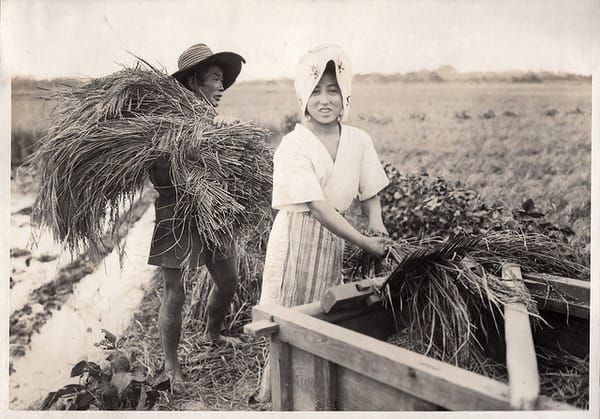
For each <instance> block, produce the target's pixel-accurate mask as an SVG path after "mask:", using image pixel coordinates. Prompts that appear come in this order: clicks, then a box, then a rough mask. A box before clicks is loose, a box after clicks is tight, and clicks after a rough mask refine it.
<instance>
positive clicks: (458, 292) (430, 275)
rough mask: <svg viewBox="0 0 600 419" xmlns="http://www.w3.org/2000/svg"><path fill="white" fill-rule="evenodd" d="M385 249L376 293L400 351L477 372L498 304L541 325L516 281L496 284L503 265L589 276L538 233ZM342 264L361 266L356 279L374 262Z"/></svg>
mask: <svg viewBox="0 0 600 419" xmlns="http://www.w3.org/2000/svg"><path fill="white" fill-rule="evenodd" d="M388 248H389V249H390V254H391V255H392V257H391V258H390V260H388V261H387V263H386V265H387V268H386V271H387V272H389V276H388V281H387V283H388V286H386V287H385V288H383V289H382V293H383V294H384V297H385V298H384V302H387V303H388V304H391V309H392V314H393V315H394V318H395V319H397V320H398V321H397V327H398V331H399V333H400V335H401V336H402V337H398V340H399V341H400V342H401V345H402V346H404V347H407V348H408V349H411V350H415V351H418V352H421V353H423V354H425V355H429V356H432V357H434V358H437V359H440V360H443V361H445V362H450V363H453V364H455V365H458V366H461V367H463V368H468V369H470V370H473V371H477V372H480V373H483V372H486V371H487V370H488V369H489V365H487V364H486V356H485V353H484V352H485V351H484V345H483V343H482V342H481V340H482V339H487V337H488V332H493V330H489V329H490V327H491V328H492V329H494V328H495V329H496V330H498V326H499V323H498V320H499V319H498V316H503V309H502V308H503V305H504V304H506V303H509V302H520V303H523V304H524V305H525V307H526V308H527V310H528V311H529V313H530V314H531V315H532V316H533V318H535V319H537V320H538V321H540V320H542V319H541V318H540V317H539V314H538V312H537V307H536V305H535V302H534V301H533V299H532V298H531V296H530V295H529V293H528V292H527V290H526V288H525V285H524V284H523V283H517V284H516V285H518V286H509V285H507V284H506V283H505V281H503V280H502V279H501V278H499V276H500V274H499V271H500V270H501V265H502V264H503V263H516V264H518V265H519V266H520V267H521V268H522V270H523V272H545V273H554V274H562V275H567V276H569V275H571V276H574V274H576V275H577V276H578V277H582V276H585V275H588V277H589V269H588V268H586V267H585V266H582V265H579V264H577V263H575V262H573V261H569V260H568V258H567V259H566V260H564V259H563V256H564V255H568V254H570V252H569V246H568V245H566V244H563V243H554V242H552V240H550V239H549V238H547V237H546V236H543V235H539V234H519V233H516V232H511V231H503V232H493V233H487V234H485V235H482V236H476V237H467V238H453V239H450V240H446V241H444V240H441V239H438V238H431V239H427V240H423V241H420V242H415V241H396V242H394V241H392V240H390V241H389V243H388ZM349 259H350V261H351V262H353V265H354V267H355V268H356V267H357V266H360V265H362V266H363V274H364V273H366V272H365V270H364V267H368V266H369V265H370V264H372V262H373V260H372V259H371V260H368V259H369V258H368V257H367V256H366V255H365V254H364V253H360V252H357V253H355V254H354V255H351V256H350V258H349ZM365 259H367V262H365ZM398 262H399V263H398ZM394 301H397V302H396V303H395V306H394V305H393V304H394Z"/></svg>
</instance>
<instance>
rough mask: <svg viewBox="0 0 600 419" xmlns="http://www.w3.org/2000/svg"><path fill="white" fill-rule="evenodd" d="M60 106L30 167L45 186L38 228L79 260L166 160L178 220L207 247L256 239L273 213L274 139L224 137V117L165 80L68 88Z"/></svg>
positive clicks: (149, 72)
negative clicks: (219, 122) (218, 118)
mask: <svg viewBox="0 0 600 419" xmlns="http://www.w3.org/2000/svg"><path fill="white" fill-rule="evenodd" d="M52 99H54V100H55V101H57V102H58V106H57V108H56V109H55V110H54V112H53V114H52V116H51V123H52V125H51V127H50V129H49V131H48V134H47V135H46V136H45V137H44V138H43V139H41V140H40V147H39V149H38V150H37V152H36V153H34V154H33V155H32V156H31V157H30V158H29V160H28V162H27V165H28V166H29V168H30V169H31V170H33V171H34V173H37V175H38V177H39V180H40V190H39V193H38V197H37V200H36V202H35V204H34V208H33V217H32V221H33V224H34V225H35V226H37V227H47V228H49V229H50V231H51V233H52V234H53V236H54V238H55V239H56V240H57V241H60V242H62V243H64V245H65V247H66V248H67V249H68V250H69V251H71V252H72V253H78V252H81V251H83V250H84V249H87V248H91V249H96V248H98V246H99V244H100V243H101V237H102V235H103V234H104V233H105V232H106V231H111V230H112V229H114V226H115V221H116V220H117V219H118V217H119V215H120V214H122V213H123V212H124V211H126V209H127V207H129V206H131V205H132V202H133V200H134V196H135V194H136V193H137V192H139V191H140V190H142V189H143V188H144V185H145V183H146V179H147V176H146V175H147V170H148V169H149V167H150V166H151V165H152V163H153V162H154V160H155V159H156V158H158V157H159V156H161V155H167V156H168V157H169V161H170V163H171V167H172V176H173V179H174V183H175V187H176V191H177V194H178V200H177V206H176V208H175V217H176V219H177V221H178V222H181V223H185V222H190V223H192V225H194V224H195V225H196V226H197V228H198V231H199V233H200V237H201V238H202V240H203V241H204V242H205V245H207V246H215V247H219V246H222V245H224V244H226V243H230V242H231V240H232V238H233V237H236V238H238V239H240V238H242V237H248V235H249V234H251V233H252V231H253V229H254V228H255V227H256V226H257V225H260V224H261V220H262V219H263V218H265V216H266V215H265V214H266V212H267V211H270V202H269V201H270V190H271V184H272V165H271V156H272V153H271V149H270V147H269V145H268V144H267V142H266V141H265V140H266V138H267V136H268V131H267V130H265V129H263V128H260V127H258V126H256V125H254V124H253V123H251V122H240V123H236V124H234V125H230V126H226V127H222V128H217V127H215V126H214V125H213V124H212V121H213V119H214V117H215V115H216V114H215V110H214V109H213V108H212V107H211V106H210V105H209V104H207V103H206V102H205V101H203V100H199V99H197V98H196V97H195V96H194V95H193V94H192V93H191V92H190V91H188V90H187V89H185V88H184V87H183V86H182V85H180V84H179V83H178V82H177V81H176V80H175V79H173V78H172V77H170V76H169V75H167V74H165V73H163V72H162V71H159V70H157V69H155V68H153V67H151V66H149V65H146V66H144V67H143V68H142V66H141V65H137V66H135V67H134V68H125V69H123V70H121V71H118V72H116V73H113V74H111V75H109V76H106V77H102V78H99V79H94V80H91V81H90V82H88V83H85V84H83V85H80V86H75V87H67V86H62V87H59V88H57V90H55V91H54V93H53V97H52ZM240 240H241V239H240Z"/></svg>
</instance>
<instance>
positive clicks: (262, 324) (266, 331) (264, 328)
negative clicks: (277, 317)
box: [244, 320, 279, 336]
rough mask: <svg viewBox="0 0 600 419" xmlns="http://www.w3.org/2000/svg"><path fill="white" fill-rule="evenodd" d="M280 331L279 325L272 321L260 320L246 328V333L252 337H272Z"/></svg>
mask: <svg viewBox="0 0 600 419" xmlns="http://www.w3.org/2000/svg"><path fill="white" fill-rule="evenodd" d="M278 330H279V325H278V324H277V323H274V322H272V321H270V320H259V321H256V322H252V323H250V324H247V325H245V326H244V333H247V334H249V335H252V336H271V335H274V334H275V333H277V331H278Z"/></svg>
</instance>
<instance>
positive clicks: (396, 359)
mask: <svg viewBox="0 0 600 419" xmlns="http://www.w3.org/2000/svg"><path fill="white" fill-rule="evenodd" d="M539 279H540V278H539V277H538V278H537V280H536V278H531V279H528V280H526V282H527V281H530V282H532V283H533V285H531V284H527V285H528V287H529V288H530V289H532V290H535V289H538V291H539V289H540V287H541V285H540V284H541V283H540V282H539ZM545 279H548V278H545ZM555 279H556V278H555ZM558 279H559V281H558V284H559V285H560V287H562V288H561V290H562V291H568V293H569V295H574V296H576V297H577V299H578V303H577V304H578V308H577V309H575V310H572V311H571V313H570V316H569V319H571V320H570V323H572V321H573V320H572V319H573V318H574V316H578V320H579V321H582V322H584V323H585V322H586V321H589V283H585V282H584V281H574V280H568V281H566V282H568V283H566V284H565V280H564V279H562V278H558ZM536 287H537V288H536ZM586 289H587V293H586ZM547 294H549V293H548V292H546V296H547ZM534 295H537V294H534ZM537 298H539V297H537ZM586 299H587V300H586ZM544 301H545V302H544ZM548 301H549V300H548V299H547V298H546V297H544V298H540V299H539V305H540V307H545V308H546V309H549V310H551V311H553V312H555V313H558V314H557V316H558V318H559V319H562V320H557V321H556V322H555V324H554V326H559V324H562V323H561V322H564V320H565V315H564V313H565V311H566V308H565V307H564V305H561V304H558V303H556V302H553V303H549V302H548ZM586 304H587V306H586ZM586 307H587V311H586ZM516 316H519V314H518V312H517V313H516ZM586 316H587V318H588V320H586ZM507 319H508V317H507ZM525 319H526V320H525V321H526V323H527V326H526V328H525V327H523V324H522V319H521V320H519V321H516V322H515V323H514V324H512V325H509V323H508V321H509V320H507V324H506V333H507V335H506V336H505V337H506V340H505V342H504V344H505V350H506V352H505V354H506V356H507V357H509V356H510V357H512V361H511V360H509V359H507V364H508V365H507V367H508V368H509V377H510V381H511V383H510V384H505V383H502V382H499V381H496V380H493V379H491V378H488V377H485V376H482V375H479V374H476V373H472V372H469V371H467V370H464V369H461V368H458V367H456V366H453V365H450V364H447V363H444V362H441V361H437V360H435V359H432V358H429V357H426V356H423V355H421V354H418V353H415V352H412V351H409V350H406V349H403V348H400V347H397V346H394V345H392V344H389V343H387V342H385V341H382V340H380V339H385V338H386V337H388V336H389V335H390V334H391V333H393V321H392V319H391V314H390V311H389V310H385V309H383V308H382V307H381V306H379V305H372V306H366V305H362V306H361V307H354V308H345V309H343V310H340V311H337V312H331V313H329V314H325V313H324V311H323V309H322V308H321V305H320V303H312V304H307V305H303V306H299V307H294V308H285V307H282V306H279V305H263V306H256V307H254V309H253V322H252V323H251V324H249V325H247V326H246V332H248V333H252V334H255V335H266V336H270V342H271V347H270V358H271V368H272V370H271V375H272V377H271V379H272V402H273V410H296V411H306V410H353V411H431V410H463V411H474V410H510V409H515V408H525V409H538V410H572V409H575V407H573V406H571V405H568V404H565V403H559V402H556V401H553V400H551V399H550V398H548V397H545V396H538V395H537V393H536V388H535V386H536V380H537V376H536V375H535V373H537V365H535V367H532V366H531V356H532V354H531V353H529V354H527V346H528V345H529V346H530V348H529V349H530V350H532V348H533V340H535V339H537V338H536V337H534V338H533V340H532V337H531V330H530V329H529V320H528V319H527V316H526V315H525ZM519 322H521V323H519ZM569 327H572V324H571V325H570V326H569ZM515 329H518V330H515ZM587 330H588V332H587V333H588V335H589V325H588V329H587ZM527 331H529V332H527ZM528 333H529V338H527V336H526V335H527V334H528ZM509 334H511V335H510V336H509ZM542 338H543V339H553V337H552V336H550V337H549V338H548V337H547V336H542ZM527 339H529V342H526V343H525V344H524V341H526V340H527ZM569 341H571V342H572V341H575V339H565V342H569ZM581 342H582V340H581V339H579V341H578V343H577V344H576V346H577V348H575V349H576V350H579V351H585V350H587V348H589V336H588V337H587V340H586V339H583V343H581ZM586 342H587V347H586ZM510 346H512V354H513V355H510V353H511V350H508V347H510ZM515 353H517V354H518V355H514V354H515ZM527 357H529V359H528V358H527ZM533 359H534V361H533V362H534V363H535V353H533ZM511 363H512V367H511ZM511 368H512V375H511ZM537 386H538V387H537V390H538V391H539V381H538V382H537ZM517 393H518V394H521V395H523V394H525V396H524V398H523V399H522V400H517V399H516V396H517ZM528 394H529V395H528Z"/></svg>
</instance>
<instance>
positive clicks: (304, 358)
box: [291, 346, 316, 411]
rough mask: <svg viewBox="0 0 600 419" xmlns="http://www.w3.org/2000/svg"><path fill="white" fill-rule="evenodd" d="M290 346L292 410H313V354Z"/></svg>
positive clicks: (314, 400)
mask: <svg viewBox="0 0 600 419" xmlns="http://www.w3.org/2000/svg"><path fill="white" fill-rule="evenodd" d="M291 348H292V352H291V354H292V378H291V380H292V385H291V388H292V389H293V394H292V404H293V406H294V411H314V410H315V402H316V399H315V374H314V356H313V355H312V354H310V353H309V352H306V351H303V350H302V349H299V348H295V347H293V346H292V347H291Z"/></svg>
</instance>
